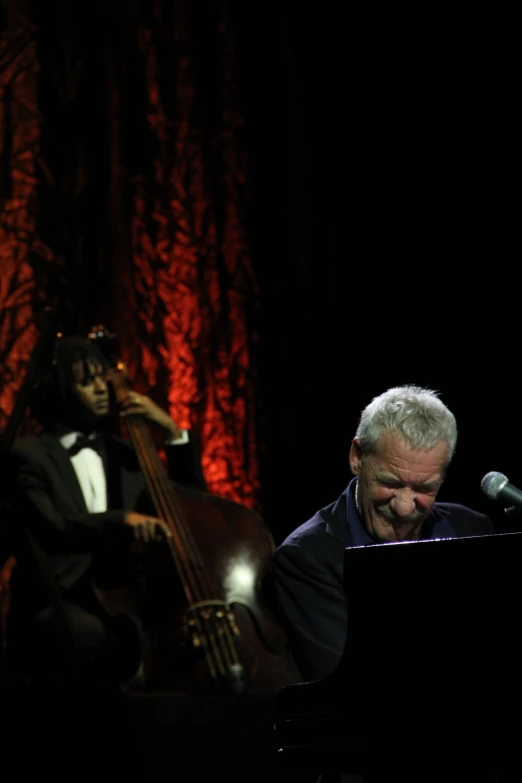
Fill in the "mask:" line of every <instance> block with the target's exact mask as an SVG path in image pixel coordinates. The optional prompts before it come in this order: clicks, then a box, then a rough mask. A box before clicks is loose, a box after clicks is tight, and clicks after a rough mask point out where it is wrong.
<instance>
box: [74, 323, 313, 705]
mask: <svg viewBox="0 0 522 783" xmlns="http://www.w3.org/2000/svg"><path fill="white" fill-rule="evenodd" d="M89 339H91V340H93V341H96V342H97V343H98V345H99V346H100V348H101V349H102V352H103V353H104V354H105V356H106V357H107V358H108V359H109V363H110V365H111V369H110V371H109V374H108V378H109V382H110V385H111V387H112V389H113V392H114V395H115V397H116V400H117V401H118V403H121V402H122V401H123V400H124V399H125V398H126V397H127V395H129V394H130V393H131V391H132V387H131V384H130V380H129V376H128V372H127V368H126V366H125V363H124V362H123V361H122V360H121V358H120V357H119V355H118V354H119V351H118V348H117V340H116V337H115V335H113V334H111V333H110V332H108V331H107V330H106V329H105V328H104V327H103V326H95V327H93V328H92V329H91V331H90V333H89ZM125 422H126V426H127V431H128V436H129V439H130V442H131V444H132V446H133V447H134V450H135V452H136V455H137V459H138V462H139V465H140V467H141V471H142V473H143V476H144V479H145V483H146V486H147V489H148V494H149V496H150V500H151V501H152V504H153V506H154V508H155V510H156V515H157V517H158V518H160V519H162V520H163V521H164V522H165V523H166V525H167V526H168V530H169V533H170V536H169V537H168V538H165V540H164V541H162V542H161V544H160V545H159V546H156V545H152V547H148V550H149V552H148V553H147V554H146V555H145V559H144V562H143V563H142V580H141V585H142V587H141V589H140V590H139V591H137V593H136V592H135V593H134V594H133V595H129V594H128V593H125V592H122V591H121V590H116V589H110V588H109V589H102V590H100V591H99V595H100V600H102V602H103V603H104V605H105V608H106V610H107V611H108V612H109V614H117V613H121V612H122V611H124V612H126V613H128V614H129V615H131V616H132V619H133V620H134V622H135V623H136V624H137V625H138V627H139V631H140V635H141V638H142V645H143V650H144V653H143V664H142V670H141V674H140V677H139V687H141V688H144V689H146V690H162V691H171V692H172V691H175V692H189V693H190V692H194V690H206V689H208V688H211V689H217V690H219V691H225V692H232V693H240V694H241V693H248V694H275V693H276V692H277V691H279V690H280V688H282V687H284V686H285V685H287V684H289V683H292V682H296V681H298V680H299V675H298V673H297V670H296V668H295V665H294V663H293V659H292V658H291V655H290V653H289V651H288V648H287V644H286V637H285V633H284V631H283V629H282V626H281V625H280V623H279V622H278V620H277V618H276V615H275V612H274V609H273V608H271V607H270V606H269V601H268V600H267V597H268V596H269V595H270V594H271V579H272V574H273V571H272V557H273V552H274V548H275V545H274V540H273V537H272V534H271V532H270V530H269V528H268V526H267V525H266V523H265V522H264V520H263V518H262V517H261V516H260V515H259V514H257V513H256V512H255V511H253V510H251V509H249V508H247V507H246V506H243V505H242V504H239V503H236V502H233V501H231V500H227V499H225V498H222V497H219V496H217V495H214V494H211V493H209V492H203V491H200V490H195V489H188V488H186V487H183V486H180V485H177V484H175V483H174V482H173V481H171V480H170V478H169V476H168V474H167V471H166V470H165V468H164V465H163V462H162V460H161V458H160V455H159V453H158V450H157V448H156V446H155V444H154V441H153V438H152V435H151V432H150V430H149V426H148V424H147V422H146V420H145V418H144V417H143V416H141V415H131V416H127V417H126V418H125ZM150 550H152V551H150Z"/></svg>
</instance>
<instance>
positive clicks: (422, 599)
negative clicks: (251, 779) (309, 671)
mask: <svg viewBox="0 0 522 783" xmlns="http://www.w3.org/2000/svg"><path fill="white" fill-rule="evenodd" d="M344 591H345V594H346V599H347V609H348V626H347V638H346V644H345V648H344V652H343V655H342V657H341V660H340V661H339V663H338V665H337V667H336V669H335V670H334V671H333V672H332V673H331V674H330V675H329V676H328V677H325V678H324V679H322V680H319V681H315V682H304V683H297V684H294V685H289V686H287V687H285V688H284V689H283V690H282V691H280V692H279V693H278V696H277V700H276V718H275V736H276V746H277V753H278V760H279V764H280V765H281V767H282V768H283V769H286V770H288V771H289V772H300V773H311V772H315V773H334V774H342V773H352V774H357V773H364V772H372V773H373V772H375V773H379V772H381V773H382V772H384V771H387V772H389V771H393V770H399V769H401V770H409V769H411V770H415V769H430V770H432V769H439V768H440V769H445V768H446V769H455V768H468V769H470V768H477V769H478V768H480V769H481V770H487V769H491V770H496V769H513V768H514V767H518V768H522V732H521V728H522V726H521V717H520V716H521V713H522V655H521V653H522V634H521V623H522V533H518V532H517V533H502V534H496V535H490V536H481V537H470V538H456V539H444V540H433V541H415V542H400V543H383V544H378V545H374V546H370V547H356V548H350V549H346V550H345V553H344ZM520 779H522V773H521V778H520Z"/></svg>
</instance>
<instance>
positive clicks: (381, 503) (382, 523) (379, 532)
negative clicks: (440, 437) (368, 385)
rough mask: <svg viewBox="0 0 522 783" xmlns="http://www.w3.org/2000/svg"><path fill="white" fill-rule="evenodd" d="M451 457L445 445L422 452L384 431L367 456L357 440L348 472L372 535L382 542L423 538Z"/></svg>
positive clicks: (360, 509) (354, 443) (364, 521)
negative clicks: (355, 487) (424, 528)
mask: <svg viewBox="0 0 522 783" xmlns="http://www.w3.org/2000/svg"><path fill="white" fill-rule="evenodd" d="M448 452H449V449H448V444H447V443H445V442H441V443H439V444H437V445H436V446H434V447H433V448H432V449H429V450H428V451H421V450H419V449H414V448H412V447H411V446H409V445H408V444H406V443H405V441H404V440H403V439H402V438H401V437H400V436H399V435H397V434H396V433H393V432H389V431H386V430H385V431H383V432H382V434H381V436H380V438H379V440H378V441H377V447H376V449H375V451H374V452H372V453H371V454H366V455H365V456H363V455H362V453H361V448H360V445H359V439H358V438H355V439H354V441H353V443H352V448H351V450H350V467H351V469H352V473H354V475H356V476H357V477H358V481H357V484H358V487H357V495H358V509H359V513H360V514H361V517H362V519H363V523H364V525H365V527H366V530H367V531H368V532H369V533H370V535H372V536H375V538H378V539H380V540H381V541H405V540H414V539H417V538H418V537H419V533H420V529H421V526H422V523H423V522H424V520H425V519H426V518H427V517H428V515H429V513H430V511H431V509H432V507H433V504H434V503H435V499H436V497H437V493H438V491H439V489H440V487H441V485H442V481H443V479H444V473H445V469H446V466H447V464H448Z"/></svg>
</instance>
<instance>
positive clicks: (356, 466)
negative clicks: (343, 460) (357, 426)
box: [349, 438, 362, 476]
mask: <svg viewBox="0 0 522 783" xmlns="http://www.w3.org/2000/svg"><path fill="white" fill-rule="evenodd" d="M349 461H350V470H351V471H352V473H353V475H354V476H358V475H359V473H360V472H361V462H362V451H361V443H360V441H359V438H354V439H353V441H352V446H351V449H350V456H349Z"/></svg>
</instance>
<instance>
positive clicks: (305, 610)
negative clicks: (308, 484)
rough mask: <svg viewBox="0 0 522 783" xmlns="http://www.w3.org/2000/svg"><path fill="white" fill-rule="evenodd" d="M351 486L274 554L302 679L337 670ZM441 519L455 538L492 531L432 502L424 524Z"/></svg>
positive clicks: (468, 513)
mask: <svg viewBox="0 0 522 783" xmlns="http://www.w3.org/2000/svg"><path fill="white" fill-rule="evenodd" d="M350 491H353V482H351V483H350V484H349V485H348V487H347V488H346V490H345V491H344V492H343V494H342V495H341V496H340V497H339V498H338V500H337V501H336V502H335V503H332V504H331V505H329V506H327V507H326V508H323V509H321V510H320V511H318V512H317V513H316V514H315V515H314V516H313V517H312V518H311V519H310V520H308V522H305V523H304V524H303V525H301V526H300V527H298V528H297V530H295V531H294V532H293V533H291V534H290V535H289V536H288V538H287V539H286V540H285V541H283V543H282V544H281V545H280V546H279V547H278V549H277V550H276V553H275V578H276V589H277V596H278V601H279V606H280V610H281V614H282V620H283V623H284V625H285V626H286V630H287V634H288V639H289V643H290V649H291V652H292V654H293V656H294V659H295V662H296V664H297V666H298V668H299V670H300V672H301V675H302V676H303V679H304V680H307V681H310V680H318V679H322V678H323V677H325V676H326V675H327V674H330V673H331V672H332V671H333V670H334V669H335V667H336V666H337V664H338V662H339V660H340V658H341V656H342V654H343V651H344V646H345V641H346V628H347V624H348V617H347V604H346V596H345V593H344V589H343V565H344V550H345V549H346V548H347V547H350V546H352V543H353V542H352V530H351V525H350V523H349V513H348V508H349V495H348V493H349V492H350ZM441 518H444V519H446V520H447V522H449V524H450V525H451V527H452V529H453V531H454V533H455V536H457V537H460V536H477V535H487V534H490V533H494V532H495V531H494V528H493V525H492V523H491V522H490V520H489V518H488V517H487V516H485V515H484V514H479V513H477V512H476V511H472V510H471V509H469V508H466V507H465V506H460V505H456V504H454V503H435V505H434V507H433V510H432V513H431V515H430V517H429V518H428V520H426V522H425V523H424V525H425V526H426V525H429V524H430V523H432V522H433V521H434V520H435V519H441Z"/></svg>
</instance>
